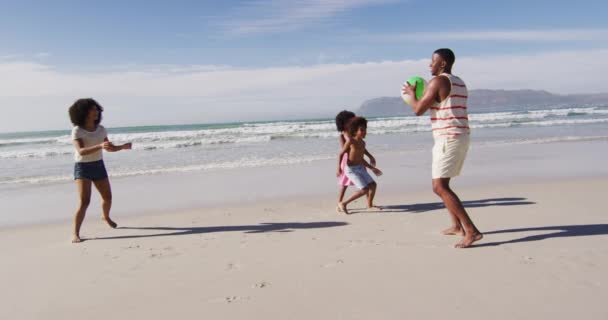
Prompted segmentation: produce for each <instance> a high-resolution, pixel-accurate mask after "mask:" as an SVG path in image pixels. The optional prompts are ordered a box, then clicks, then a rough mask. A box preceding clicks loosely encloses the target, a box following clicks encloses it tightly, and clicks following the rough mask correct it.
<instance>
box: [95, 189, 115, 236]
mask: <svg viewBox="0 0 608 320" xmlns="http://www.w3.org/2000/svg"><path fill="white" fill-rule="evenodd" d="M93 183H94V184H95V188H97V191H99V194H100V195H101V199H102V200H101V201H102V202H101V208H102V210H103V216H102V219H103V220H104V221H105V222H106V223H107V224H108V225H109V226H110V227H112V228H116V226H117V225H116V223H115V222H114V221H112V219H110V209H111V208H112V188H111V187H110V179H109V178H105V179H103V180H97V181H94V182H93Z"/></svg>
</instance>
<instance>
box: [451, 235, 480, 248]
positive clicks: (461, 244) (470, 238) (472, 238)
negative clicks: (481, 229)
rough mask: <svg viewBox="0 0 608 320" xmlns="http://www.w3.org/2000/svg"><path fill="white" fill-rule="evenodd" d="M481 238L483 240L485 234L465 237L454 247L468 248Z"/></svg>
mask: <svg viewBox="0 0 608 320" xmlns="http://www.w3.org/2000/svg"><path fill="white" fill-rule="evenodd" d="M481 238H483V234H481V233H475V234H472V235H470V236H469V235H465V236H464V238H463V239H462V241H460V242H458V243H457V244H455V245H454V248H461V249H462V248H468V247H470V246H471V245H472V244H473V242H475V241H479V240H481Z"/></svg>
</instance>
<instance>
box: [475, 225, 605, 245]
mask: <svg viewBox="0 0 608 320" xmlns="http://www.w3.org/2000/svg"><path fill="white" fill-rule="evenodd" d="M534 231H537V232H545V231H555V232H551V233H543V234H538V235H533V236H527V237H523V238H517V239H513V240H507V241H496V242H489V243H481V244H477V245H473V246H472V247H477V248H479V247H490V246H499V245H501V244H509V243H518V242H529V241H539V240H545V239H550V238H563V237H583V236H601V235H608V224H582V225H572V226H553V227H537V228H520V229H506V230H496V231H490V232H484V233H483V235H484V236H487V235H490V234H499V233H514V232H534Z"/></svg>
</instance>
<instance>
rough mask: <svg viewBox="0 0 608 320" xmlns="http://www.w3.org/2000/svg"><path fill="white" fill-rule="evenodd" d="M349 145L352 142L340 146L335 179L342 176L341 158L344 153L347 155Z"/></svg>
mask: <svg viewBox="0 0 608 320" xmlns="http://www.w3.org/2000/svg"><path fill="white" fill-rule="evenodd" d="M351 143H352V142H350V141H346V142H345V143H344V145H343V146H342V150H341V151H340V153H339V154H338V171H337V173H336V177H339V176H340V175H341V174H342V167H341V166H340V165H341V164H342V157H343V156H344V154H345V153H348V150H349V149H350V145H351Z"/></svg>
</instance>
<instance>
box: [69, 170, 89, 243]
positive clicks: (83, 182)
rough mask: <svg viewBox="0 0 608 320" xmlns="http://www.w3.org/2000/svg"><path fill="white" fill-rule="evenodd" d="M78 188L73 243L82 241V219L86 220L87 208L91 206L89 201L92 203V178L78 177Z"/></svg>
mask: <svg viewBox="0 0 608 320" xmlns="http://www.w3.org/2000/svg"><path fill="white" fill-rule="evenodd" d="M76 188H77V189H78V196H79V203H78V209H76V214H75V215H74V235H73V238H72V242H73V243H78V242H81V241H82V240H81V239H80V226H82V221H84V216H85V214H86V212H87V208H88V207H89V203H91V180H87V179H76Z"/></svg>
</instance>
